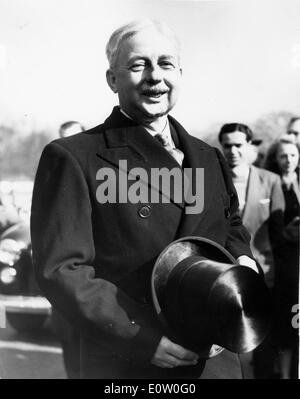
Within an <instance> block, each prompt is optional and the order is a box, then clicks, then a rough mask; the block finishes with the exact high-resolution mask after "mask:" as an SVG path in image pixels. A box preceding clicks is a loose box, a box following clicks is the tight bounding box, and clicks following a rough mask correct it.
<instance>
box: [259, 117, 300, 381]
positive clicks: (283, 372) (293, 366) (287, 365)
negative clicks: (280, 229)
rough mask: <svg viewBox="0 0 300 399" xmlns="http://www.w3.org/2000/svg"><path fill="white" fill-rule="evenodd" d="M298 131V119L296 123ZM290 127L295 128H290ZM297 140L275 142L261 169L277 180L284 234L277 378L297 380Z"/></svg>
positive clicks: (279, 266)
mask: <svg viewBox="0 0 300 399" xmlns="http://www.w3.org/2000/svg"><path fill="white" fill-rule="evenodd" d="M297 124H299V125H298V126H299V127H298V129H300V119H298V120H297ZM292 126H294V128H295V125H293V124H292ZM297 139H298V137H297V136H296V135H294V134H291V133H290V134H289V135H287V136H284V137H282V138H281V139H279V141H277V142H275V143H274V144H273V145H272V146H271V147H270V149H269V151H268V153H267V156H266V162H265V167H266V168H267V169H268V170H270V171H272V172H275V173H277V174H279V175H280V176H281V182H282V189H283V194H284V198H285V205H286V206H285V213H284V222H285V226H286V227H285V230H284V234H283V239H282V242H281V245H280V246H279V247H278V248H277V250H276V280H275V288H276V290H275V292H276V297H277V306H278V311H277V314H278V319H277V323H278V326H277V328H276V331H277V335H278V342H279V349H280V352H279V359H278V360H279V373H280V378H283V379H288V378H298V375H297V369H298V364H297V362H298V354H299V336H298V329H296V328H293V326H292V322H291V321H292V316H293V313H292V307H293V305H295V304H297V303H298V295H299V220H300V217H299V212H300V190H299V147H298V146H297V145H296V140H297Z"/></svg>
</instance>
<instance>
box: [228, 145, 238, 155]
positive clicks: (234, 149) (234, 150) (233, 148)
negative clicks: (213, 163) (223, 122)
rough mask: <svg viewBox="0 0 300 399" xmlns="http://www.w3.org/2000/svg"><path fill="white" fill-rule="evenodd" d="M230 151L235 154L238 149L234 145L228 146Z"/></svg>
mask: <svg viewBox="0 0 300 399" xmlns="http://www.w3.org/2000/svg"><path fill="white" fill-rule="evenodd" d="M230 152H231V154H236V153H237V152H238V151H237V147H236V146H235V145H232V146H231V147H230Z"/></svg>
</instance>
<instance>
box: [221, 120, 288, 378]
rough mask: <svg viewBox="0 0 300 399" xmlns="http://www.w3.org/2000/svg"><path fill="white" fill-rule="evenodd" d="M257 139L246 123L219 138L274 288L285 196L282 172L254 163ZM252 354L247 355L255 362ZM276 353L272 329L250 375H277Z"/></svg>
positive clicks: (257, 251) (227, 128)
mask: <svg viewBox="0 0 300 399" xmlns="http://www.w3.org/2000/svg"><path fill="white" fill-rule="evenodd" d="M253 140H254V138H253V132H252V130H251V129H250V128H249V127H248V126H247V125H244V124H242V123H228V124H225V125H223V126H222V128H221V130H220V133H219V142H220V144H221V146H222V149H223V153H224V156H225V158H226V160H227V162H228V165H229V168H230V170H231V174H232V179H233V183H234V186H235V188H236V191H237V194H238V198H239V204H240V208H239V212H240V215H241V218H242V220H243V224H244V226H245V227H246V228H247V230H248V231H249V233H250V235H251V241H250V244H251V249H252V252H253V255H254V257H255V258H256V260H257V261H258V262H259V263H260V265H261V267H262V268H263V271H264V274H265V280H266V283H267V285H268V287H269V288H270V290H271V292H272V291H273V289H274V282H275V265H274V249H275V247H276V245H277V244H278V240H279V238H280V235H281V234H282V230H283V212H284V197H283V192H282V189H281V181H280V178H279V176H277V175H276V174H274V173H271V172H269V171H267V170H264V169H260V168H257V167H255V166H253V165H252V163H253V162H254V161H255V160H256V155H257V150H256V148H255V147H256V146H254V145H253V144H252V141H253ZM259 144H260V142H259ZM250 356H252V355H249V356H243V358H244V360H246V359H248V362H249V361H251V362H252V360H251V358H250ZM276 357H277V350H276V347H275V343H274V342H273V336H272V333H270V335H269V338H267V339H266V340H265V341H264V342H263V343H262V345H260V346H259V347H258V348H257V349H256V350H255V351H254V353H253V366H254V369H253V370H252V368H251V367H250V368H249V364H247V369H248V370H247V374H248V378H253V377H255V378H274V361H275V359H276ZM244 366H245V367H246V363H245V364H244Z"/></svg>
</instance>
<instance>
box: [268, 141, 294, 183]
mask: <svg viewBox="0 0 300 399" xmlns="http://www.w3.org/2000/svg"><path fill="white" fill-rule="evenodd" d="M281 144H294V146H295V147H296V148H297V150H298V152H299V153H300V151H299V147H298V146H297V144H296V143H295V141H294V140H292V139H291V138H290V137H289V136H284V137H282V138H280V139H279V140H277V141H275V142H274V143H273V144H271V146H270V147H269V149H268V151H267V153H266V157H265V161H264V165H263V167H264V169H267V170H269V171H270V172H273V173H277V174H278V175H281V172H280V169H279V166H278V162H277V159H276V157H277V152H278V148H279V147H280V145H281Z"/></svg>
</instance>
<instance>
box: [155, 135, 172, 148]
mask: <svg viewBox="0 0 300 399" xmlns="http://www.w3.org/2000/svg"><path fill="white" fill-rule="evenodd" d="M154 137H155V138H156V139H157V140H158V141H159V142H160V143H161V144H162V145H163V146H164V147H169V146H170V142H169V140H168V137H167V135H165V134H162V133H158V134H156V135H155V136H154Z"/></svg>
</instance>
